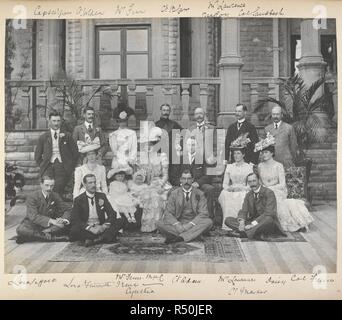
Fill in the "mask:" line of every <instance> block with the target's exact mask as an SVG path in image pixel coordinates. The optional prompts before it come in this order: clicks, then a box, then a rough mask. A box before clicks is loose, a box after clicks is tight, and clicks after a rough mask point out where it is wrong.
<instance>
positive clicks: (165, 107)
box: [155, 103, 182, 185]
mask: <svg viewBox="0 0 342 320" xmlns="http://www.w3.org/2000/svg"><path fill="white" fill-rule="evenodd" d="M160 113H161V114H160V119H159V120H158V121H157V122H156V123H155V124H156V126H157V127H159V128H160V129H163V130H165V131H166V132H167V134H168V138H169V181H170V183H171V184H172V185H175V184H176V174H177V172H175V170H176V169H175V166H174V165H173V164H172V155H173V154H175V153H176V149H175V147H176V145H178V144H181V141H179V138H176V135H175V137H174V138H175V140H176V141H172V139H173V136H172V130H179V131H181V130H182V127H181V126H180V125H179V124H178V123H177V122H176V121H174V120H170V113H171V106H170V105H169V104H167V103H164V104H162V105H161V106H160ZM177 137H178V135H177Z"/></svg>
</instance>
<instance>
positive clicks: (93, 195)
mask: <svg viewBox="0 0 342 320" xmlns="http://www.w3.org/2000/svg"><path fill="white" fill-rule="evenodd" d="M86 195H87V197H89V198H93V197H95V193H94V194H91V193H89V192H88V191H86Z"/></svg>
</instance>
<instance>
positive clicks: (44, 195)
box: [42, 190, 47, 199]
mask: <svg viewBox="0 0 342 320" xmlns="http://www.w3.org/2000/svg"><path fill="white" fill-rule="evenodd" d="M42 194H43V197H44V198H45V199H46V197H47V194H45V192H44V191H43V190H42Z"/></svg>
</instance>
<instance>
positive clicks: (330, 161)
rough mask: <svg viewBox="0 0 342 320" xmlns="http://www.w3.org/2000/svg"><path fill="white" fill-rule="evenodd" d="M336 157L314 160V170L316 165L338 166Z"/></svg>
mask: <svg viewBox="0 0 342 320" xmlns="http://www.w3.org/2000/svg"><path fill="white" fill-rule="evenodd" d="M336 160H337V159H336V157H320V158H312V168H314V166H315V165H321V164H334V165H336Z"/></svg>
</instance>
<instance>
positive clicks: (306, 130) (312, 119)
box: [254, 74, 334, 165]
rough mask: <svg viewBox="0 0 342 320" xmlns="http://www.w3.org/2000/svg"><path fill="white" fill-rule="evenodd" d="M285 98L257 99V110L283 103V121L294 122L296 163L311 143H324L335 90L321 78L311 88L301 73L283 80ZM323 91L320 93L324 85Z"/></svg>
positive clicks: (303, 160)
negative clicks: (296, 150) (297, 150)
mask: <svg viewBox="0 0 342 320" xmlns="http://www.w3.org/2000/svg"><path fill="white" fill-rule="evenodd" d="M280 81H281V84H280V86H281V90H283V93H284V94H283V98H282V99H281V100H277V99H274V98H272V97H267V98H265V99H261V100H259V101H258V104H257V106H256V108H255V110H254V112H258V111H260V110H261V109H262V108H263V107H264V106H265V105H266V104H268V103H269V102H271V103H274V104H276V105H278V106H280V107H281V108H282V110H283V120H284V121H285V122H287V123H290V124H292V126H293V127H294V129H295V132H296V135H297V141H298V147H299V155H298V158H297V161H296V163H297V165H301V164H303V162H305V159H306V155H305V151H306V150H307V149H308V148H309V147H310V145H311V144H312V143H322V142H324V140H325V138H326V135H327V130H326V128H327V127H328V124H329V122H330V121H331V120H332V118H333V116H334V107H333V104H332V93H331V92H330V91H329V90H328V86H326V85H325V84H326V78H324V77H322V78H320V79H318V80H317V81H315V82H313V83H312V84H311V85H310V86H309V87H307V86H306V85H305V83H304V80H303V79H302V77H301V76H300V75H299V74H296V75H294V76H293V77H290V78H288V79H280ZM322 86H323V88H324V90H323V93H320V90H321V88H322ZM270 116H271V115H268V116H267V117H266V118H265V120H267V118H269V117H270Z"/></svg>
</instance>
